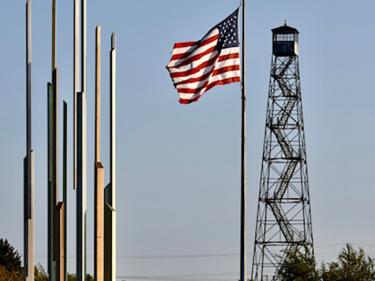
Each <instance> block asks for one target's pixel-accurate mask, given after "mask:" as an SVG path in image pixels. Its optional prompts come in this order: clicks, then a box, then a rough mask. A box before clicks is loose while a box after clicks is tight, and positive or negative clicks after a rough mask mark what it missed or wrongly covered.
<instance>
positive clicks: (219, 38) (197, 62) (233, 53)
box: [167, 9, 241, 104]
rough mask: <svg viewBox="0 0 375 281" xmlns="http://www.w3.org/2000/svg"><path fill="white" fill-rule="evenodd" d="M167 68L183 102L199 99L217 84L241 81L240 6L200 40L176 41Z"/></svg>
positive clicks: (187, 102)
mask: <svg viewBox="0 0 375 281" xmlns="http://www.w3.org/2000/svg"><path fill="white" fill-rule="evenodd" d="M167 69H168V71H169V74H170V76H171V78H172V81H173V84H174V86H175V88H176V89H177V92H178V94H179V96H180V103H182V104H189V103H192V102H195V101H197V100H198V99H199V98H200V97H201V96H202V95H203V94H204V93H205V92H207V91H208V90H210V89H211V88H213V87H215V86H216V85H225V84H229V83H233V82H240V79H241V73H240V48H239V41H238V9H237V10H236V11H234V12H233V13H232V14H231V15H230V16H229V17H227V18H226V19H225V20H223V21H222V22H220V23H219V24H218V25H216V26H214V27H213V28H212V29H211V30H210V31H209V32H208V33H207V34H206V35H205V36H204V37H203V38H202V39H201V40H199V41H193V42H180V43H175V44H174V47H173V52H172V58H171V60H170V61H169V63H168V65H167Z"/></svg>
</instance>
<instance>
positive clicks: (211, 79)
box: [179, 70, 241, 99]
mask: <svg viewBox="0 0 375 281" xmlns="http://www.w3.org/2000/svg"><path fill="white" fill-rule="evenodd" d="M240 75H241V72H240V71H238V70H235V71H230V72H225V73H223V74H220V75H215V76H210V77H209V80H208V83H207V86H209V85H210V84H211V83H214V82H216V81H220V80H224V79H229V78H235V77H240ZM203 84H204V83H203ZM192 88H193V87H192ZM205 91H206V87H204V88H202V89H201V90H200V91H199V92H198V93H197V94H188V93H180V94H179V95H180V98H182V99H190V98H194V97H195V96H197V95H202V94H203V93H204V92H205Z"/></svg>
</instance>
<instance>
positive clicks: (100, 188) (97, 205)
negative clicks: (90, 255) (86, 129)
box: [94, 26, 104, 281]
mask: <svg viewBox="0 0 375 281" xmlns="http://www.w3.org/2000/svg"><path fill="white" fill-rule="evenodd" d="M101 31H102V29H101V27H100V26H97V27H96V48H95V54H96V60H95V62H96V65H95V166H94V175H95V176H94V182H95V196H94V201H95V202H94V217H95V218H94V279H95V280H96V281H103V280H104V276H103V270H104V263H103V254H104V244H103V238H104V237H103V236H104V233H103V231H104V229H103V228H104V227H103V226H104V218H103V216H104V168H103V165H102V164H101V162H100V116H101V115H100V106H101V101H100V99H101V97H100V96H101V92H100V91H101Z"/></svg>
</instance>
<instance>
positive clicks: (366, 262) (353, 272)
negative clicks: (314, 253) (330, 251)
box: [321, 244, 375, 281]
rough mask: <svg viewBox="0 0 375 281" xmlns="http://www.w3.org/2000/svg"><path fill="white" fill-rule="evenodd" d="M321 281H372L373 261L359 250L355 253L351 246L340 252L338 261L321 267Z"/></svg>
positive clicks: (374, 278) (374, 277)
mask: <svg viewBox="0 0 375 281" xmlns="http://www.w3.org/2000/svg"><path fill="white" fill-rule="evenodd" d="M321 277H322V281H374V280H375V268H374V260H373V259H372V258H370V257H369V256H367V255H366V253H365V251H364V250H363V249H362V248H360V249H359V250H358V251H356V250H355V249H354V248H353V247H352V246H351V245H349V244H348V245H346V248H345V249H343V250H342V251H341V253H340V254H339V256H338V261H337V262H333V263H330V264H328V267H326V266H324V265H322V269H321Z"/></svg>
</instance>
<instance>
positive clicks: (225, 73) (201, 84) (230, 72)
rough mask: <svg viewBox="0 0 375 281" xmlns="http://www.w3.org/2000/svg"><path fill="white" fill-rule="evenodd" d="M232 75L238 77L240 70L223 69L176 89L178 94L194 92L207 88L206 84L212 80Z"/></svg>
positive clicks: (231, 76)
mask: <svg viewBox="0 0 375 281" xmlns="http://www.w3.org/2000/svg"><path fill="white" fill-rule="evenodd" d="M233 77H240V72H239V71H238V70H224V69H223V72H222V73H220V74H216V75H213V76H210V77H207V78H206V79H205V80H202V81H200V82H197V83H194V84H195V85H194V84H192V86H191V87H184V88H177V91H178V92H179V93H180V94H196V93H199V92H200V91H202V90H207V89H206V87H207V85H209V84H211V83H212V82H215V81H219V80H223V79H228V78H233Z"/></svg>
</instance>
